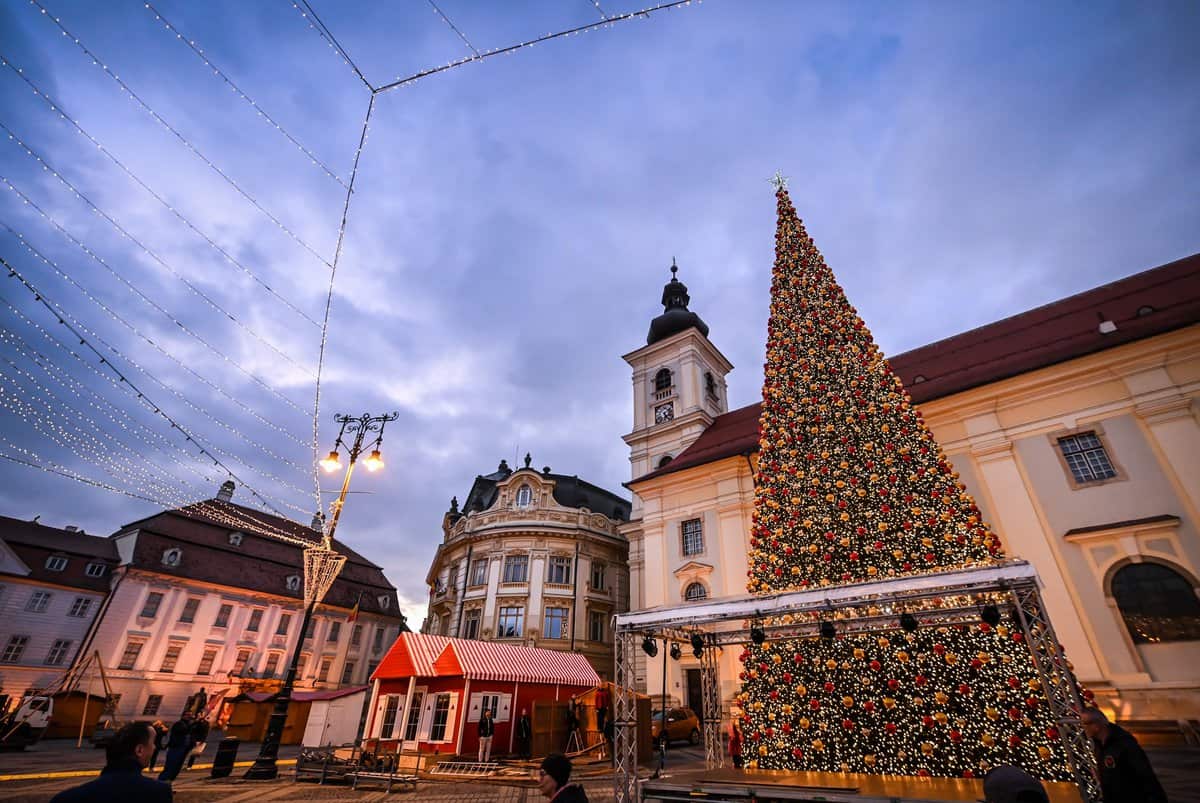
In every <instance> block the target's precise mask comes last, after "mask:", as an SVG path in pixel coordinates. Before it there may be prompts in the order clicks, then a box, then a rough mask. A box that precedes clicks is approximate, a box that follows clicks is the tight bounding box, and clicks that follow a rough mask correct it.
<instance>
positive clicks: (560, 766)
mask: <svg viewBox="0 0 1200 803" xmlns="http://www.w3.org/2000/svg"><path fill="white" fill-rule="evenodd" d="M570 778H571V759H569V758H567V757H566V756H564V755H563V754H562V753H551V754H550V755H548V756H546V757H545V758H544V759H542V768H541V769H540V770H539V771H538V791H539V792H541V793H542V795H543V796H544V797H546V798H547V799H549V800H551V801H553V803H588V798H587V793H586V792H584V791H583V787H582V786H580V785H579V784H577V783H567V781H568V780H569V779H570Z"/></svg>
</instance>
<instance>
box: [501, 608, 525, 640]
mask: <svg viewBox="0 0 1200 803" xmlns="http://www.w3.org/2000/svg"><path fill="white" fill-rule="evenodd" d="M524 633H525V609H524V608H522V607H521V606H520V605H514V606H505V607H502V608H501V609H500V616H499V618H498V619H497V620H496V638H520V637H521V636H522V635H523V634H524Z"/></svg>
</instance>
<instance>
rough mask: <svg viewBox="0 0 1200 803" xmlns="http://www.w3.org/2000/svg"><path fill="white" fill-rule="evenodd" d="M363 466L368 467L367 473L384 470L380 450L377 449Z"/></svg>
mask: <svg viewBox="0 0 1200 803" xmlns="http://www.w3.org/2000/svg"><path fill="white" fill-rule="evenodd" d="M363 465H365V466H366V467H367V471H378V470H379V469H381V468H383V455H382V454H380V453H379V450H378V449H375V450H373V451H372V452H371V454H370V455H369V456H368V457H367V459H366V460H364V461H363Z"/></svg>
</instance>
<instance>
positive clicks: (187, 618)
mask: <svg viewBox="0 0 1200 803" xmlns="http://www.w3.org/2000/svg"><path fill="white" fill-rule="evenodd" d="M199 608H200V599H199V598H198V597H189V598H188V601H187V602H185V603H183V611H182V612H181V613H180V614H179V621H180V622H183V623H184V624H187V625H190V624H191V623H192V622H194V621H196V611H197V610H198V609H199Z"/></svg>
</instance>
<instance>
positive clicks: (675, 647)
mask: <svg viewBox="0 0 1200 803" xmlns="http://www.w3.org/2000/svg"><path fill="white" fill-rule="evenodd" d="M671 657H672V658H674V659H675V660H676V661H678V660H679V659H680V658H681V657H683V650H681V649H679V642H678V641H672V642H671Z"/></svg>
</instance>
